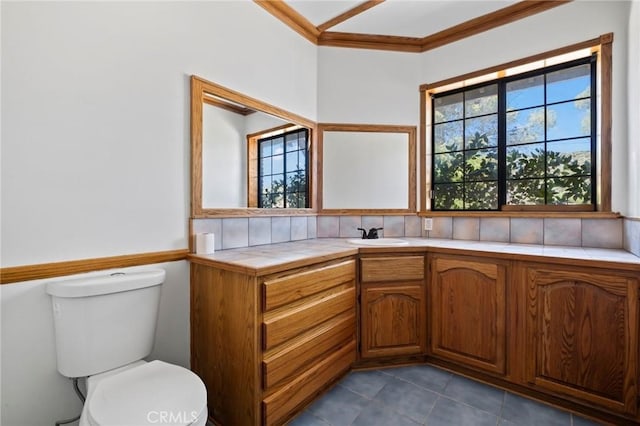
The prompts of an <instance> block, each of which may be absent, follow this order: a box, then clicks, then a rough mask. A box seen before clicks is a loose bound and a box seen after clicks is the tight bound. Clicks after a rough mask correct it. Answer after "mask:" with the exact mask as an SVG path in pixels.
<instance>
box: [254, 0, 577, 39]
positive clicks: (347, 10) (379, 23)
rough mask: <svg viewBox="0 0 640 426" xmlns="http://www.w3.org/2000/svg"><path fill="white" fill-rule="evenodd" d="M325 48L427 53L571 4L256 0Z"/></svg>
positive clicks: (542, 0) (559, 0) (547, 0)
mask: <svg viewBox="0 0 640 426" xmlns="http://www.w3.org/2000/svg"><path fill="white" fill-rule="evenodd" d="M254 1H255V2H256V3H257V4H258V5H260V6H262V7H263V8H264V9H266V10H267V11H268V12H269V13H271V14H272V15H274V16H275V17H276V18H278V19H280V20H281V21H282V22H283V23H284V24H286V25H288V26H289V27H291V28H292V29H294V30H295V31H297V32H298V33H299V34H300V35H302V36H304V37H306V38H307V39H308V40H309V41H311V42H313V43H315V44H317V45H320V46H337V47H353V48H364V49H380V50H396V51H408V52H424V51H426V50H430V49H434V48H436V47H440V46H442V45H445V44H447V43H452V42H454V41H457V40H460V39H462V38H465V37H469V36H472V35H474V34H478V33H480V32H483V31H487V30H490V29H492V28H495V27H498V26H501V25H505V24H507V23H509V22H513V21H516V20H518V19H522V18H526V17H527V16H531V15H533V14H536V13H540V12H543V11H545V10H548V9H551V8H553V7H557V6H561V5H563V4H565V3H567V2H569V1H571V0H525V1H520V0H369V1H362V0H254Z"/></svg>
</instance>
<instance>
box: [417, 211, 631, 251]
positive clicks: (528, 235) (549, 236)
mask: <svg viewBox="0 0 640 426" xmlns="http://www.w3.org/2000/svg"><path fill="white" fill-rule="evenodd" d="M624 222H625V224H624V225H623V219H578V218H567V219H564V218H516V217H512V218H509V217H505V218H478V217H434V218H433V229H432V230H431V231H424V232H425V234H426V235H425V237H427V238H445V239H454V240H474V241H495V242H505V243H519V244H543V245H559V246H574V247H576V246H577V247H580V246H582V247H598V248H623V247H625V248H626V243H624V244H625V245H623V227H624V231H625V232H626V233H627V234H628V235H629V239H630V241H631V240H632V239H633V237H632V232H636V234H638V231H640V226H639V225H640V222H637V221H636V222H632V221H631V220H626V219H625V220H624ZM627 222H629V223H636V224H638V225H631V224H627ZM634 226H635V231H633V227H634ZM627 228H628V229H629V231H628V232H627ZM625 241H626V240H625ZM630 244H631V243H630ZM636 245H639V244H638V243H637V244H636ZM627 250H628V251H631V250H629V249H627ZM632 252H633V251H632Z"/></svg>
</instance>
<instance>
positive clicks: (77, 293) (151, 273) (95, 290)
mask: <svg viewBox="0 0 640 426" xmlns="http://www.w3.org/2000/svg"><path fill="white" fill-rule="evenodd" d="M165 274H166V272H165V270H164V269H159V268H156V269H144V270H138V271H109V272H107V273H104V274H90V275H86V276H80V277H73V278H67V279H63V280H59V281H52V282H50V283H48V284H47V293H48V294H50V295H52V296H56V297H66V298H73V297H88V296H98V295H101V294H110V293H119V292H122V291H129V290H136V289H140V288H145V287H152V286H155V285H160V284H162V283H163V282H164V278H165Z"/></svg>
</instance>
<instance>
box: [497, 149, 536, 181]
mask: <svg viewBox="0 0 640 426" xmlns="http://www.w3.org/2000/svg"><path fill="white" fill-rule="evenodd" d="M544 154H545V153H544V143H536V144H532V145H521V146H514V147H508V148H507V160H506V163H507V179H524V178H533V177H544V170H545V165H544V164H545V159H544Z"/></svg>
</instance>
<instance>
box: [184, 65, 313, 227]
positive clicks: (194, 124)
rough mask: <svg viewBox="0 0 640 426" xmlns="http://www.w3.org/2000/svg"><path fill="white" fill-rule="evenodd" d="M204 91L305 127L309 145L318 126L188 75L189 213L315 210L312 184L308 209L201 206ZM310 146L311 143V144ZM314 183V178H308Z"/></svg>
mask: <svg viewBox="0 0 640 426" xmlns="http://www.w3.org/2000/svg"><path fill="white" fill-rule="evenodd" d="M205 94H211V95H213V96H216V97H220V98H224V99H227V100H229V101H230V102H233V103H236V104H240V105H245V106H246V107H247V108H248V109H252V110H256V111H261V112H264V113H266V114H271V115H274V116H277V117H279V118H281V119H283V120H285V121H288V122H289V123H291V124H290V125H299V126H302V127H307V128H308V129H309V130H310V133H311V137H310V139H311V140H312V145H313V141H314V136H313V135H314V133H315V132H316V129H317V124H316V122H314V121H312V120H309V119H308V118H305V117H302V116H300V115H297V114H295V113H292V112H289V111H287V110H285V109H282V108H279V107H277V106H274V105H271V104H268V103H266V102H263V101H260V100H258V99H255V98H252V97H250V96H247V95H244V94H242V93H240V92H236V91H235V90H232V89H229V88H226V87H224V86H221V85H219V84H216V83H212V82H210V81H207V80H205V79H203V78H201V77H198V76H195V75H192V76H191V217H192V218H207V217H220V216H234V217H251V216H291V215H300V214H303V215H309V214H312V213H314V210H313V206H314V204H313V203H314V200H315V198H314V197H315V193H314V192H313V186H312V185H310V186H309V188H310V190H309V192H310V193H309V200H310V203H311V206H312V207H311V208H308V209H258V208H219V209H218V208H204V207H203V206H202V116H203V113H202V109H203V108H202V105H203V102H204V98H205ZM312 149H313V146H312ZM309 175H310V176H311V177H312V176H313V158H312V162H311V166H310V169H309ZM311 184H313V179H311Z"/></svg>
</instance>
